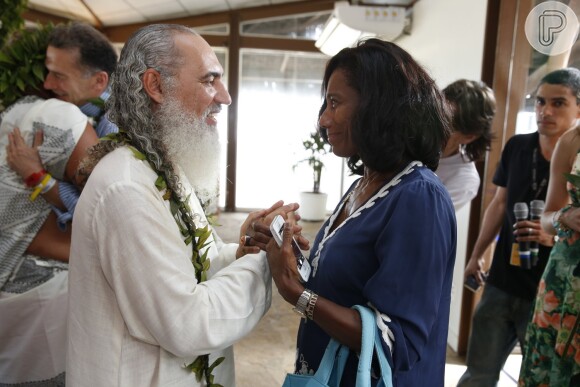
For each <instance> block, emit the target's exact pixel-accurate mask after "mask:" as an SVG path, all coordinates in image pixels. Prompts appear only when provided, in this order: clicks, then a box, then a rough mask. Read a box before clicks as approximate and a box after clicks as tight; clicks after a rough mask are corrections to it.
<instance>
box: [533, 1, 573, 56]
mask: <svg viewBox="0 0 580 387" xmlns="http://www.w3.org/2000/svg"><path fill="white" fill-rule="evenodd" d="M578 26H579V23H578V16H577V15H576V14H575V13H574V11H573V10H572V9H571V8H570V7H568V6H567V5H566V4H563V3H560V2H558V1H545V2H542V3H540V4H538V5H537V6H536V7H534V9H532V11H531V12H530V14H529V15H528V17H527V18H526V25H525V31H526V37H527V38H528V42H529V43H530V45H531V46H532V47H533V48H534V49H535V50H536V51H539V52H541V53H542V54H545V55H550V56H553V55H559V54H562V53H564V52H566V51H568V50H570V48H571V47H572V45H573V44H574V42H575V41H576V37H577V36H578Z"/></svg>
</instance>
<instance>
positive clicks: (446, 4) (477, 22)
mask: <svg viewBox="0 0 580 387" xmlns="http://www.w3.org/2000/svg"><path fill="white" fill-rule="evenodd" d="M486 11H487V0H421V1H419V2H417V3H416V4H415V6H414V7H413V27H412V31H411V34H410V35H408V36H403V37H402V38H400V39H399V40H397V41H396V43H397V44H398V45H400V46H401V47H403V48H404V49H405V50H407V51H408V52H409V53H410V54H411V55H412V56H413V57H414V58H415V59H416V60H417V61H418V62H419V63H421V64H422V65H423V66H424V67H426V68H427V69H428V70H429V72H430V74H431V76H432V77H433V78H434V79H435V81H436V82H437V85H438V86H439V87H441V88H444V87H445V86H447V85H448V84H449V83H451V82H453V81H455V80H457V79H460V78H466V79H475V80H479V79H481V65H482V60H483V42H484V34H485V16H486ZM469 207H470V206H465V207H464V208H462V209H461V210H460V211H459V212H458V213H457V258H456V261H455V270H454V274H453V288H452V291H451V315H450V317H449V337H448V339H447V341H448V344H449V345H450V347H451V348H453V349H454V350H455V351H457V347H458V335H459V323H460V314H461V301H462V300H461V299H462V293H463V269H464V267H465V257H466V254H467V251H466V250H467V232H468V225H469Z"/></svg>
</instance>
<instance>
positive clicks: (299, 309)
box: [292, 289, 312, 318]
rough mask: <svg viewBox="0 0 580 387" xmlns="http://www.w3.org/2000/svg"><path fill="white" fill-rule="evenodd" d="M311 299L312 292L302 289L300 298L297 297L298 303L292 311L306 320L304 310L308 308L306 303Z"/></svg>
mask: <svg viewBox="0 0 580 387" xmlns="http://www.w3.org/2000/svg"><path fill="white" fill-rule="evenodd" d="M310 297H312V291H310V290H308V289H304V291H303V292H302V294H301V295H300V297H298V302H297V303H296V306H295V307H294V308H292V310H293V311H294V312H296V313H298V314H299V315H300V317H302V318H306V308H307V307H308V302H309V301H310Z"/></svg>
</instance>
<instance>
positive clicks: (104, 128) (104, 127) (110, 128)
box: [95, 114, 119, 138]
mask: <svg viewBox="0 0 580 387" xmlns="http://www.w3.org/2000/svg"><path fill="white" fill-rule="evenodd" d="M95 131H96V132H97V137H99V138H101V137H104V136H106V135H107V134H109V133H117V132H118V131H119V128H117V125H115V124H113V123H112V122H111V121H109V119H108V118H107V115H106V114H104V115H103V116H102V117H101V119H100V120H99V123H98V125H97V127H96V128H95Z"/></svg>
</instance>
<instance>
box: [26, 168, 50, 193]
mask: <svg viewBox="0 0 580 387" xmlns="http://www.w3.org/2000/svg"><path fill="white" fill-rule="evenodd" d="M46 173H47V172H46V170H44V169H41V170H40V171H38V172H35V173H31V174H30V176H28V177H27V178H26V179H24V184H26V186H27V187H28V188H32V187H36V186H37V185H38V184H40V182H41V181H42V179H43V177H44V175H46Z"/></svg>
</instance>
